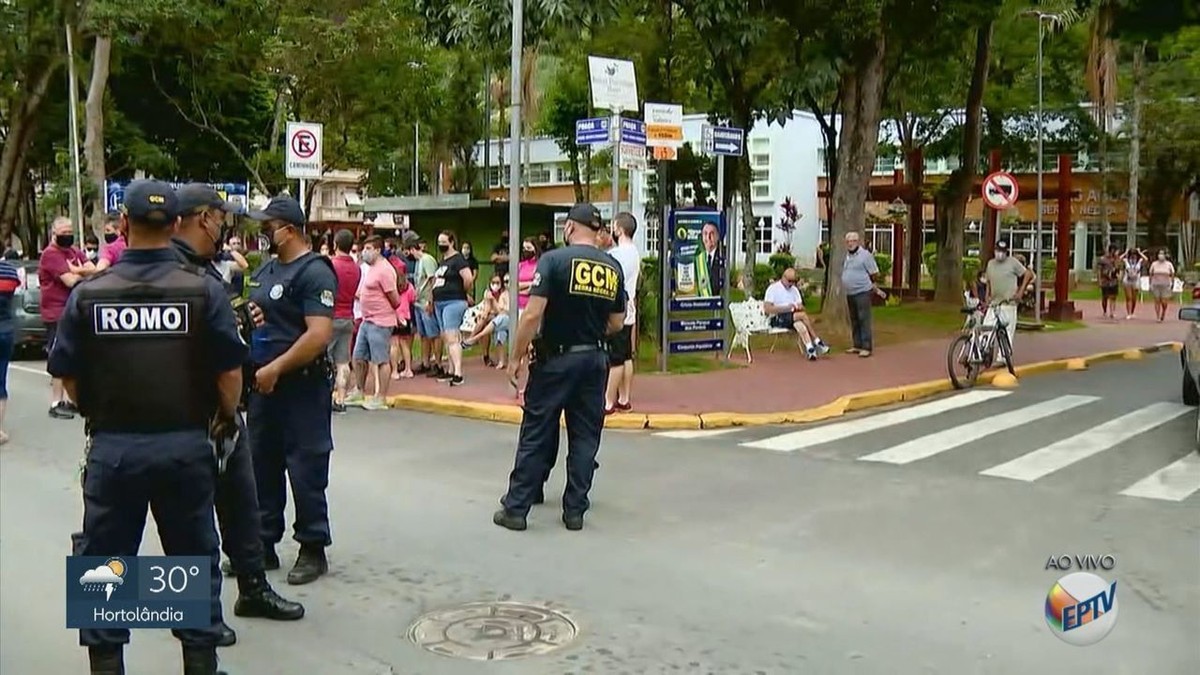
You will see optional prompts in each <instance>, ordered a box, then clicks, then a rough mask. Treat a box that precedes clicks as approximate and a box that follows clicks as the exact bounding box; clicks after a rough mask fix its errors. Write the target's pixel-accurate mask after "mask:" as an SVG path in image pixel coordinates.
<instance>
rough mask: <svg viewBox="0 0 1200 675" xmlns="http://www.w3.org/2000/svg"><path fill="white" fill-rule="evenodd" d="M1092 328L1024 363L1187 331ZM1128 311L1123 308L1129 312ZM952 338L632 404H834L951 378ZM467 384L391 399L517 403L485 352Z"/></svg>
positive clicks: (1103, 323) (785, 363)
mask: <svg viewBox="0 0 1200 675" xmlns="http://www.w3.org/2000/svg"><path fill="white" fill-rule="evenodd" d="M1076 307H1077V309H1081V310H1083V312H1084V316H1085V322H1086V323H1087V326H1086V327H1085V328H1079V329H1075V330H1070V331H1064V332H1060V333H1050V332H1045V333H1033V332H1018V333H1017V339H1016V345H1015V350H1016V354H1015V360H1016V363H1017V365H1021V364H1027V363H1035V362H1038V361H1049V360H1054V359H1063V358H1070V357H1075V356H1087V355H1090V354H1096V353H1100V352H1109V351H1114V350H1119V349H1124V348H1133V347H1144V346H1149V345H1153V344H1157V343H1161V342H1172V341H1179V340H1182V339H1183V334H1184V329H1183V326H1182V325H1181V324H1180V323H1179V321H1178V320H1177V319H1176V318H1175V311H1174V308H1173V310H1172V312H1171V313H1170V315H1169V316H1168V319H1167V321H1166V322H1165V323H1162V324H1159V323H1157V322H1155V321H1154V320H1153V318H1152V316H1153V308H1152V307H1149V306H1146V307H1139V308H1138V313H1139V315H1140V316H1139V317H1138V318H1135V319H1133V320H1131V321H1125V320H1124V318H1123V317H1122V318H1121V319H1119V320H1115V321H1114V320H1103V319H1102V320H1095V319H1091V318H1089V317H1096V316H1098V315H1099V314H1100V310H1099V302H1088V301H1084V302H1079V303H1076ZM1122 313H1123V308H1122ZM949 339H950V336H947V337H946V338H945V339H939V340H922V341H918V342H910V343H903V344H898V345H892V346H885V347H883V348H881V349H880V350H879V351H876V352H875V354H874V355H873V356H871V358H867V359H863V358H859V357H857V356H854V355H847V354H841V353H837V352H834V353H832V354H830V355H829V356H827V357H825V358H822V359H820V360H818V361H816V362H809V361H807V360H805V359H804V358H802V357H801V356H800V355H799V354H798V353H797V351H796V350H795V349H794V348H793V347H792V346H791V344H790V343H788V341H787V340H786V336H784V337H783V338H781V339H780V341H779V346H778V347H777V349H776V351H775V353H774V354H771V353H769V352H768V351H767V350H766V349H761V348H760V349H756V350H754V363H753V364H750V365H748V366H747V365H745V356H744V354H742V355H740V356H739V355H738V354H736V353H735V354H734V356H733V362H734V363H735V364H740V365H741V367H732V368H728V369H721V370H716V371H713V372H708V373H700V374H692V375H661V374H658V373H640V374H639V375H638V377H637V378H636V380H635V381H634V392H633V405H634V409H635V411H637V412H641V413H691V414H696V413H701V412H709V413H711V412H736V413H765V412H779V411H787V410H801V409H805V408H810V407H815V406H819V405H823V404H825V403H829V402H831V401H833V400H835V399H837V398H838V397H839V396H843V395H845V394H853V393H857V392H862V391H870V390H872V389H881V388H886V387H895V386H901V385H905V384H915V383H918V382H926V381H929V380H936V379H941V378H944V377H946V349H947V347H948V346H949ZM464 375H465V377H466V385H465V386H461V387H453V388H452V387H450V386H448V385H447V384H446V383H441V382H437V381H436V380H431V379H427V378H422V377H418V378H416V379H413V380H402V381H398V382H393V383H392V386H391V387H390V388H389V392H388V393H389V394H392V395H395V394H421V395H426V396H440V397H446V398H453V399H458V400H464V401H476V402H486V403H498V404H507V405H514V404H515V403H516V399H515V395H514V392H513V390H512V388H511V387H510V386H509V385H508V383H507V377H506V376H505V375H504V373H502V372H499V371H496V370H494V369H491V368H485V367H484V366H483V364H482V363H481V357H480V356H479V355H478V350H473V351H472V352H471V354H470V356H469V357H468V358H467V364H466V368H465V373H464Z"/></svg>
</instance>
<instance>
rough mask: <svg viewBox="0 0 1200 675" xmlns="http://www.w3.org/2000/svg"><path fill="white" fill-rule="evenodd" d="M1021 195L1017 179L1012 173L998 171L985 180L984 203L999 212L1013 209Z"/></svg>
mask: <svg viewBox="0 0 1200 675" xmlns="http://www.w3.org/2000/svg"><path fill="white" fill-rule="evenodd" d="M1020 195H1021V190H1020V188H1019V187H1018V186H1017V179H1016V178H1015V177H1014V176H1013V175H1012V174H1011V173H1007V172H1005V171H997V172H996V173H993V174H989V175H988V177H987V178H985V179H983V201H984V203H985V204H987V205H988V206H990V207H991V208H993V209H995V210H997V211H1004V210H1005V209H1011V208H1012V207H1013V206H1015V205H1016V203H1017V198H1018V197H1020Z"/></svg>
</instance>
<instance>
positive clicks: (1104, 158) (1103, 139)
mask: <svg viewBox="0 0 1200 675" xmlns="http://www.w3.org/2000/svg"><path fill="white" fill-rule="evenodd" d="M1101 108H1103V106H1101ZM1128 227H1129V226H1128V225H1126V228H1127V229H1126V235H1125V236H1127V237H1135V238H1136V236H1137V227H1136V226H1135V227H1134V229H1132V230H1129V229H1128ZM1100 239H1101V241H1106V242H1108V241H1112V223H1110V222H1109V220H1108V111H1107V110H1103V109H1101V110H1100ZM1038 245H1039V246H1040V245H1041V242H1038ZM1038 274H1041V270H1038Z"/></svg>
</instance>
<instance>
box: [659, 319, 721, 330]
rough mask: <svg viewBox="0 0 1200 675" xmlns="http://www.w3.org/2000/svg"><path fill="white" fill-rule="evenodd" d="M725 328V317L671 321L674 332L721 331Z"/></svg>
mask: <svg viewBox="0 0 1200 675" xmlns="http://www.w3.org/2000/svg"><path fill="white" fill-rule="evenodd" d="M723 330H725V319H680V320H678V321H672V322H671V332H672V333H719V332H720V331H723Z"/></svg>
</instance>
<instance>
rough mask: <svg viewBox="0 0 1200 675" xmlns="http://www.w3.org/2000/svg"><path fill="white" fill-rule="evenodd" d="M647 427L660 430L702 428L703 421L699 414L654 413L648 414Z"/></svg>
mask: <svg viewBox="0 0 1200 675" xmlns="http://www.w3.org/2000/svg"><path fill="white" fill-rule="evenodd" d="M646 428H647V429H658V430H660V431H663V430H667V429H699V428H701V422H700V416H699V415H682V414H679V415H677V414H673V413H658V414H655V413H652V414H649V415H646Z"/></svg>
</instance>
